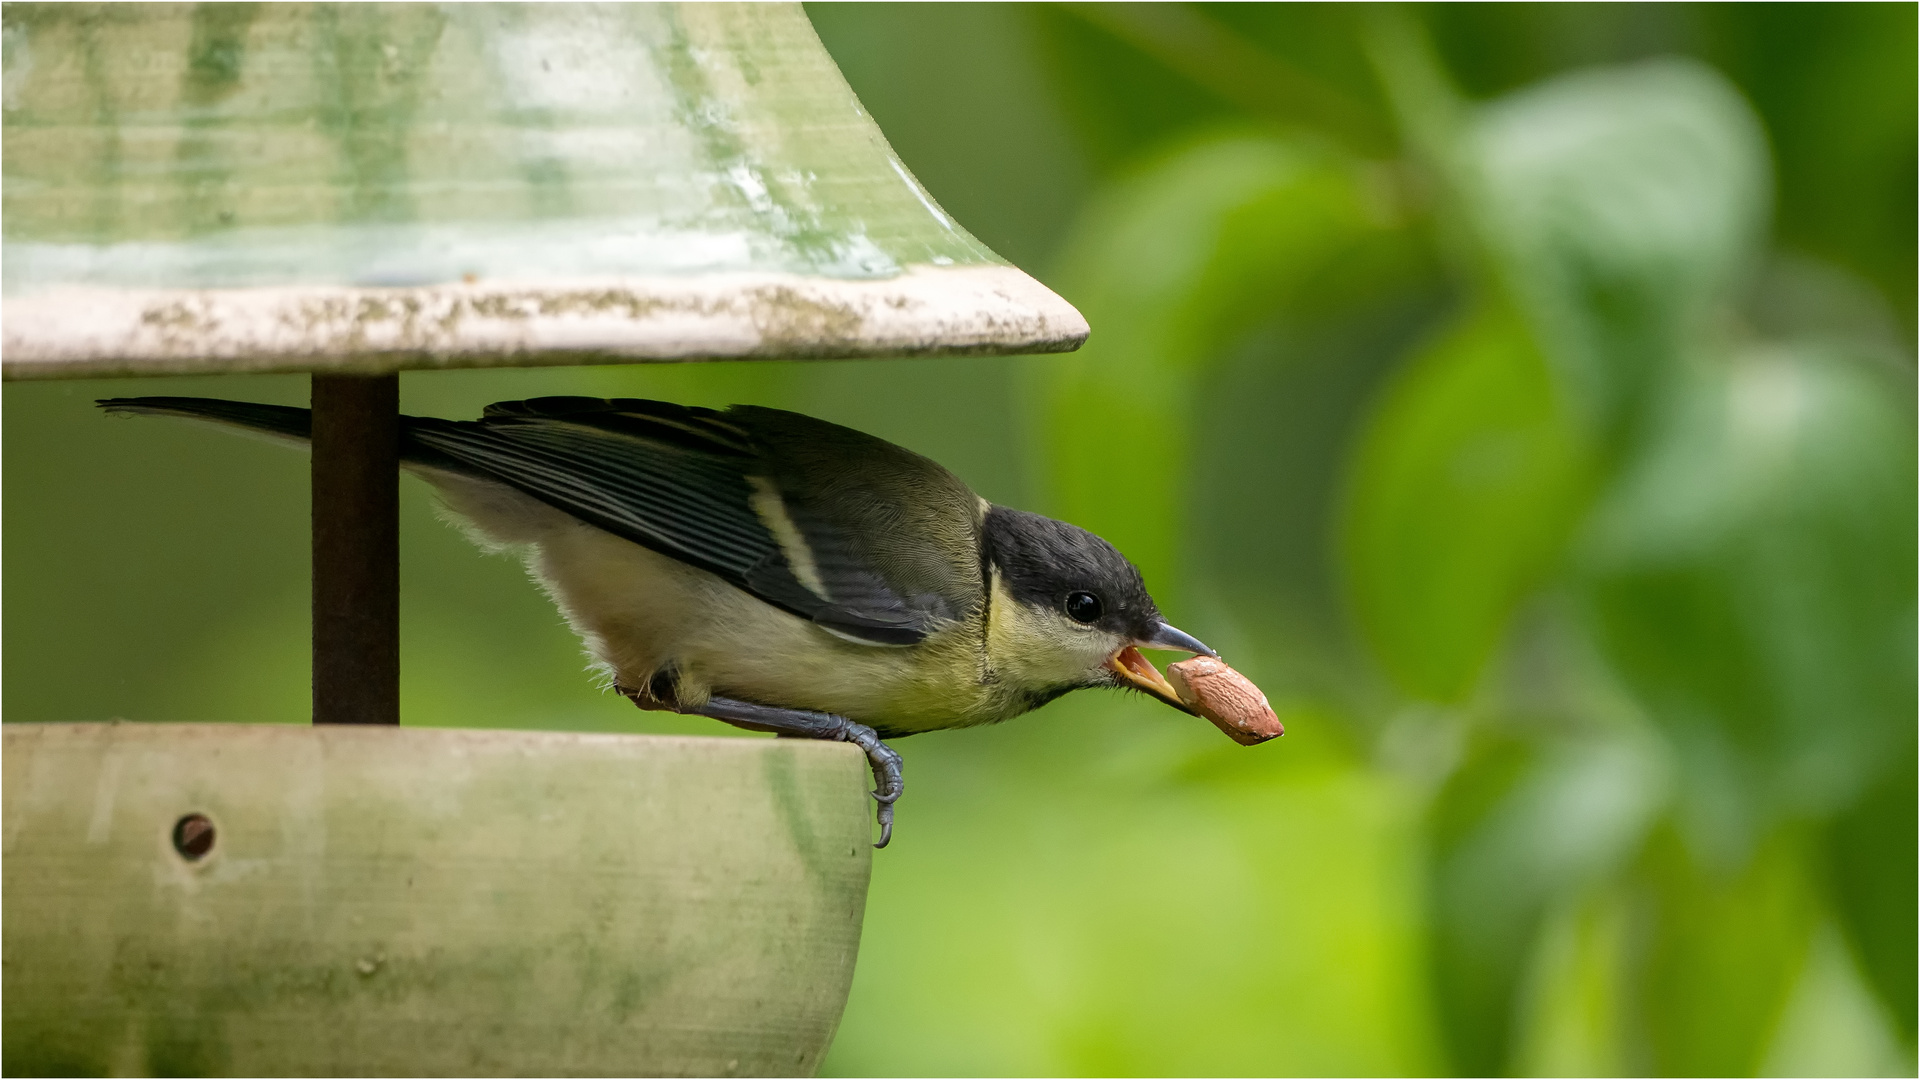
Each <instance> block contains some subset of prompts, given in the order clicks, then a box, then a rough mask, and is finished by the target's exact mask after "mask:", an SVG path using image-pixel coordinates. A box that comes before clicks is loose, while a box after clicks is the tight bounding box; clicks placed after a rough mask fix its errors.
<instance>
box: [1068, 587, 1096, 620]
mask: <svg viewBox="0 0 1920 1080" xmlns="http://www.w3.org/2000/svg"><path fill="white" fill-rule="evenodd" d="M1101 610H1102V609H1101V607H1100V598H1099V597H1097V596H1095V595H1093V594H1092V593H1090V592H1077V593H1068V594H1067V617H1068V618H1070V619H1072V620H1073V621H1075V622H1083V623H1090V622H1092V621H1093V620H1095V619H1097V618H1099V617H1100V613H1101Z"/></svg>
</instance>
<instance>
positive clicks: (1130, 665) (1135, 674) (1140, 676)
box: [1107, 623, 1220, 715]
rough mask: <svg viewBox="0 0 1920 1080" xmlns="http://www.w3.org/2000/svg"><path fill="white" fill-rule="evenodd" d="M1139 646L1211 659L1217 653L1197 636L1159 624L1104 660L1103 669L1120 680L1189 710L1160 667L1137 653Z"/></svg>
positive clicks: (1177, 707) (1183, 709) (1170, 703)
mask: <svg viewBox="0 0 1920 1080" xmlns="http://www.w3.org/2000/svg"><path fill="white" fill-rule="evenodd" d="M1141 648H1148V649H1174V650H1178V651H1179V652H1189V653H1196V654H1199V655H1202V656H1211V657H1214V658H1215V659H1218V658H1219V655H1220V654H1219V653H1216V652H1214V651H1213V650H1212V649H1209V648H1207V647H1206V646H1205V645H1203V644H1201V643H1200V639H1199V638H1196V637H1194V636H1193V635H1191V634H1188V633H1186V632H1185V631H1183V630H1176V629H1174V628H1173V627H1171V626H1168V625H1167V624H1166V623H1161V624H1160V625H1159V626H1158V627H1157V628H1155V630H1154V632H1153V633H1152V634H1151V635H1150V636H1148V637H1144V638H1140V639H1138V640H1137V641H1135V642H1134V643H1133V644H1132V645H1129V646H1127V647H1126V648H1124V649H1121V650H1120V651H1119V652H1117V653H1114V654H1113V657H1112V659H1110V660H1108V661H1107V668H1108V669H1109V670H1111V671H1112V672H1113V673H1114V674H1115V675H1118V676H1120V679H1121V681H1122V682H1124V683H1126V684H1127V685H1129V686H1134V687H1138V688H1139V689H1141V690H1145V691H1146V692H1147V693H1149V694H1152V695H1153V696H1154V697H1157V698H1159V699H1160V700H1161V701H1164V702H1166V703H1167V704H1169V705H1171V706H1173V707H1174V708H1176V709H1179V710H1180V711H1181V712H1183V713H1193V710H1192V709H1190V708H1188V707H1187V704H1186V702H1184V701H1181V700H1180V695H1179V694H1177V693H1175V692H1174V689H1173V684H1172V683H1169V682H1168V681H1167V677H1166V676H1164V675H1162V674H1160V669H1158V668H1156V667H1154V666H1153V663H1152V662H1151V661H1149V660H1148V659H1147V658H1146V657H1144V656H1141V655H1140V649H1141ZM1194 715H1198V714H1197V713H1196V714H1194Z"/></svg>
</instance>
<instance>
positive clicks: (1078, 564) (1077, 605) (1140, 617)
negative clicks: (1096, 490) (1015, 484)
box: [986, 506, 1218, 712]
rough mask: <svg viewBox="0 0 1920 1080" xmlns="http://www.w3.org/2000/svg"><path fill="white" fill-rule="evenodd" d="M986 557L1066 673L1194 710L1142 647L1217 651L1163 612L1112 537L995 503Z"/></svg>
mask: <svg viewBox="0 0 1920 1080" xmlns="http://www.w3.org/2000/svg"><path fill="white" fill-rule="evenodd" d="M986 558H987V561H988V562H989V564H990V565H991V566H992V568H993V569H995V570H997V571H998V574H999V578H1000V581H1001V585H1002V587H1003V588H1004V589H1005V591H1006V594H1007V597H1008V598H1010V599H1011V600H1013V601H1014V602H1015V603H1016V604H1018V605H1020V606H1021V607H1022V608H1024V609H1026V610H1027V612H1028V613H1029V614H1030V616H1031V617H1030V618H1029V620H1028V627H1027V631H1028V635H1027V636H1028V637H1029V638H1030V639H1033V640H1032V641H1030V642H1029V644H1028V646H1027V647H1028V648H1029V649H1033V648H1038V647H1040V645H1039V642H1044V643H1045V646H1046V647H1048V648H1049V649H1050V650H1051V651H1052V652H1055V653H1061V654H1064V655H1062V656H1061V657H1060V659H1061V660H1062V661H1063V670H1062V671H1061V673H1060V674H1061V675H1062V676H1065V677H1067V678H1071V679H1073V682H1072V683H1070V685H1082V686H1087V685H1106V686H1127V687H1132V688H1135V689H1139V690H1144V691H1146V692H1147V693H1149V694H1152V695H1153V696H1154V697H1157V698H1159V699H1160V700H1162V701H1165V702H1166V703H1167V704H1169V705H1172V706H1173V707H1175V708H1177V709H1181V710H1183V711H1188V712H1191V711H1192V710H1190V709H1188V708H1187V706H1186V705H1185V704H1184V703H1182V702H1181V701H1180V698H1179V696H1178V695H1177V694H1175V693H1174V690H1173V687H1172V686H1170V685H1169V684H1168V683H1167V681H1166V679H1165V678H1164V677H1162V676H1161V674H1160V673H1159V671H1157V670H1155V668H1154V667H1153V665H1152V664H1151V663H1148V662H1147V660H1146V659H1145V658H1143V657H1142V656H1141V655H1140V651H1139V650H1140V649H1141V648H1149V649H1173V650H1178V651H1182V652H1190V653H1197V654H1204V655H1207V656H1216V655H1218V654H1216V653H1215V652H1214V651H1213V650H1212V649H1209V648H1207V646H1206V645H1204V644H1202V643H1201V642H1200V641H1199V640H1197V639H1196V638H1194V637H1192V636H1191V635H1189V634H1187V633H1185V632H1184V631H1181V630H1179V629H1176V628H1175V627H1173V626H1172V625H1170V624H1168V622H1167V621H1166V620H1165V619H1164V618H1162V617H1161V615H1160V608H1159V606H1158V605H1156V604H1155V603H1154V602H1153V597H1152V596H1150V595H1148V593H1147V587H1146V583H1145V582H1143V581H1142V580H1141V578H1140V571H1139V569H1138V568H1137V567H1135V566H1134V565H1133V563H1131V562H1129V561H1128V560H1127V557H1126V556H1124V555H1122V554H1120V552H1119V551H1117V550H1115V548H1114V546H1113V545H1112V544H1109V543H1107V542H1106V541H1105V540H1102V539H1101V538H1100V537H1098V536H1095V535H1094V534H1093V533H1090V532H1088V531H1087V530H1085V529H1082V528H1080V527H1079V526H1077V525H1069V524H1067V523H1066V522H1064V521H1055V520H1053V519H1052V518H1048V517H1042V516H1040V515H1039V514H1030V513H1027V512H1026V511H1024V510H1010V509H1007V508H1006V507H1002V506H995V507H993V508H992V509H990V510H989V511H988V513H987V519H986ZM1068 669H1071V671H1072V674H1071V675H1069V674H1068Z"/></svg>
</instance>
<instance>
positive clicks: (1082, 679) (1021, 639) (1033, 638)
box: [987, 571, 1124, 687]
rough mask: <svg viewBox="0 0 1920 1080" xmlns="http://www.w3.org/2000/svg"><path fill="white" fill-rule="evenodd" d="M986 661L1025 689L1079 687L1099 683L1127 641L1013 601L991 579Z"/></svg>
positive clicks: (1001, 585)
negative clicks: (1108, 661)
mask: <svg viewBox="0 0 1920 1080" xmlns="http://www.w3.org/2000/svg"><path fill="white" fill-rule="evenodd" d="M992 587H993V609H992V617H991V618H990V619H989V620H988V623H987V656H988V659H989V660H990V661H991V662H992V664H993V666H994V668H995V669H996V670H997V671H998V672H999V673H1000V675H1001V677H1002V678H1004V679H1006V680H1008V681H1010V682H1015V683H1018V684H1020V685H1022V686H1034V687H1042V686H1045V687H1051V686H1078V685H1084V684H1087V683H1089V682H1095V681H1098V679H1099V673H1100V671H1101V669H1102V668H1104V667H1105V665H1106V661H1107V657H1109V656H1111V655H1113V653H1114V652H1115V651H1116V650H1118V649H1119V648H1120V646H1121V645H1122V644H1124V642H1122V641H1121V640H1120V639H1119V638H1117V637H1115V636H1114V635H1112V634H1108V633H1104V632H1101V631H1097V630H1090V629H1087V628H1084V627H1081V626H1079V625H1078V624H1075V623H1071V622H1068V621H1067V617H1066V616H1065V615H1061V614H1058V613H1056V612H1052V611H1043V610H1041V609H1039V608H1034V607H1030V606H1028V605H1026V604H1022V603H1019V602H1018V601H1016V600H1014V598H1013V596H1012V594H1010V593H1009V592H1008V591H1007V588H1006V585H1005V583H1004V582H1003V581H1001V579H1000V574H999V572H998V571H995V572H994V575H993V586H992Z"/></svg>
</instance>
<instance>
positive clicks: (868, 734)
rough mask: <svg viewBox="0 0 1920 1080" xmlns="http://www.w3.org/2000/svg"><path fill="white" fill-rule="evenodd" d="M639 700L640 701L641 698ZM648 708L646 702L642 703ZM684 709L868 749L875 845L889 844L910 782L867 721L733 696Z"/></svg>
mask: <svg viewBox="0 0 1920 1080" xmlns="http://www.w3.org/2000/svg"><path fill="white" fill-rule="evenodd" d="M635 704H639V702H638V701H636V702H635ZM642 707H643V708H644V706H642ZM681 711H682V712H688V713H694V714H697V715H699V716H707V717H711V718H713V719H715V720H721V721H725V722H726V723H729V724H732V725H733V726H735V727H740V728H746V729H748V730H750V731H771V732H773V733H774V734H776V735H790V736H793V737H796V738H802V739H828V740H832V741H834V742H849V743H852V744H853V745H855V746H857V747H859V748H860V749H861V750H864V751H866V754H867V764H868V765H870V766H872V768H873V782H874V785H875V790H874V791H872V792H870V794H871V795H872V796H873V798H874V801H875V802H877V803H879V804H880V805H879V808H878V809H877V810H876V811H875V812H874V818H875V820H876V821H877V822H878V824H879V826H880V839H879V840H878V841H877V842H876V843H875V844H874V845H873V846H874V847H877V848H883V847H886V846H887V842H888V841H890V840H892V839H893V804H894V803H896V802H899V801H900V796H901V795H903V794H905V793H906V790H907V783H906V780H905V778H903V777H902V776H901V773H900V755H899V753H897V752H896V751H895V750H894V749H893V747H891V746H888V745H887V744H886V743H884V742H881V741H880V734H879V733H878V732H876V731H874V730H873V729H872V728H870V727H868V726H867V725H865V724H857V723H854V722H853V721H852V720H849V719H847V718H846V717H844V716H835V715H833V714H832V713H821V712H809V711H807V710H805V709H778V708H774V707H773V706H770V705H755V704H753V703H752V702H749V701H735V700H733V699H732V698H720V697H717V698H708V699H707V703H706V704H705V705H702V706H699V707H697V708H692V709H683V710H681Z"/></svg>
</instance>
